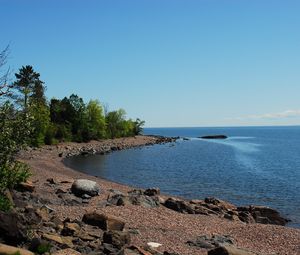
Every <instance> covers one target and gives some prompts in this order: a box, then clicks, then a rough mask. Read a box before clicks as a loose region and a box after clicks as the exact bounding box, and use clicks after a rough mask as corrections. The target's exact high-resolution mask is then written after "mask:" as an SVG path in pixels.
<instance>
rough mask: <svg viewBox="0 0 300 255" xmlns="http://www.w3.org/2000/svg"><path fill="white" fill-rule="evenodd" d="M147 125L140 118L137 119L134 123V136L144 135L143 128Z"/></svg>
mask: <svg viewBox="0 0 300 255" xmlns="http://www.w3.org/2000/svg"><path fill="white" fill-rule="evenodd" d="M144 125H145V121H143V120H140V119H139V118H137V119H136V120H135V121H134V122H133V134H134V135H140V134H142V133H143V126H144Z"/></svg>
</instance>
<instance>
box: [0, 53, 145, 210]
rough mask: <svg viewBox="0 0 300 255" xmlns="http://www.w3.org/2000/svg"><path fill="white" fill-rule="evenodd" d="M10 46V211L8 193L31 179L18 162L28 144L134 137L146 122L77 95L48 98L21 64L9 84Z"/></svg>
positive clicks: (0, 195) (5, 157) (4, 155)
mask: <svg viewBox="0 0 300 255" xmlns="http://www.w3.org/2000/svg"><path fill="white" fill-rule="evenodd" d="M7 56H8V48H6V49H5V50H3V51H1V52H0V210H6V209H8V208H9V207H10V203H9V200H8V198H7V196H6V195H5V193H6V192H7V191H9V190H10V189H12V188H14V187H15V186H16V185H17V184H18V183H20V182H22V181H25V180H26V179H27V178H28V177H29V176H30V171H29V167H28V166H27V165H26V164H24V163H22V162H19V161H17V160H16V155H17V153H18V152H19V151H20V150H21V149H23V148H25V147H26V146H28V145H29V146H34V147H38V146H41V145H43V144H57V143H59V142H65V141H75V142H87V141H90V140H99V139H107V138H117V137H127V136H135V135H138V134H140V133H141V132H142V127H143V125H144V121H141V120H140V119H136V120H132V119H127V118H126V112H125V111H124V110H123V109H119V110H116V111H110V112H108V111H104V107H103V105H102V104H101V103H100V102H99V101H98V100H90V101H89V102H87V103H85V102H84V100H83V99H82V98H81V97H79V96H78V95H75V94H72V95H70V96H69V97H64V98H63V99H57V98H52V99H51V100H50V101H48V100H47V98H46V96H45V89H46V87H45V84H44V82H43V81H42V80H41V79H40V74H39V73H38V72H36V71H35V70H34V69H33V67H32V66H30V65H26V66H22V67H21V68H20V69H19V71H18V72H17V73H16V74H15V75H14V76H15V79H14V81H11V80H10V70H9V69H5V65H6V60H7Z"/></svg>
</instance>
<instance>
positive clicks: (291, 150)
mask: <svg viewBox="0 0 300 255" xmlns="http://www.w3.org/2000/svg"><path fill="white" fill-rule="evenodd" d="M144 134H145V135H162V136H169V137H177V136H179V137H180V139H178V140H177V141H176V142H174V143H168V144H162V145H153V146H145V147H140V148H134V149H128V150H123V151H116V152H113V153H110V154H107V155H93V156H88V157H82V156H77V157H72V158H68V159H66V160H65V164H66V165H68V166H69V167H71V168H73V169H75V170H78V171H81V172H84V173H87V174H89V175H93V176H99V177H101V178H104V179H107V180H110V181H114V182H118V183H122V184H126V185H131V186H134V187H137V188H149V187H159V188H160V190H161V192H163V193H166V194H170V195H175V196H181V197H184V198H187V199H203V198H205V197H217V198H220V199H223V200H226V201H229V202H231V203H233V204H235V205H238V206H242V205H264V206H269V207H272V208H274V209H277V210H278V211H279V212H280V213H281V214H282V215H283V216H285V217H287V218H288V219H290V220H291V222H290V223H289V224H288V226H290V227H295V228H300V126H289V127H212V128H207V127H205V128H201V127H199V128H195V127H193V128H188V127H187V128H145V129H144ZM216 134H222V135H226V136H228V138H227V139H224V140H206V139H201V138H199V137H201V136H205V135H216Z"/></svg>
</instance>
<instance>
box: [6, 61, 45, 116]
mask: <svg viewBox="0 0 300 255" xmlns="http://www.w3.org/2000/svg"><path fill="white" fill-rule="evenodd" d="M15 76H16V79H17V80H16V81H15V82H14V84H13V89H14V90H15V91H14V94H13V96H12V97H13V98H14V99H15V101H16V103H17V104H18V105H20V106H21V108H22V109H23V110H24V111H27V108H28V104H29V98H30V97H33V98H35V99H36V100H43V99H44V95H43V94H44V87H43V82H42V81H41V80H40V79H39V77H40V74H39V73H36V72H35V71H34V70H33V67H32V66H30V65H27V66H22V68H20V69H19V73H16V74H15Z"/></svg>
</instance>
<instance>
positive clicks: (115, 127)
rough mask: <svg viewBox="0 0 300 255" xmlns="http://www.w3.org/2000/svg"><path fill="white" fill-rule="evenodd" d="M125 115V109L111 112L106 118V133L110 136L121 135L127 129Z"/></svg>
mask: <svg viewBox="0 0 300 255" xmlns="http://www.w3.org/2000/svg"><path fill="white" fill-rule="evenodd" d="M125 115H126V112H125V110H123V109H120V110H117V111H112V112H109V113H108V114H107V116H106V118H105V120H106V133H107V136H108V137H109V138H116V137H121V136H122V134H124V129H125Z"/></svg>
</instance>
